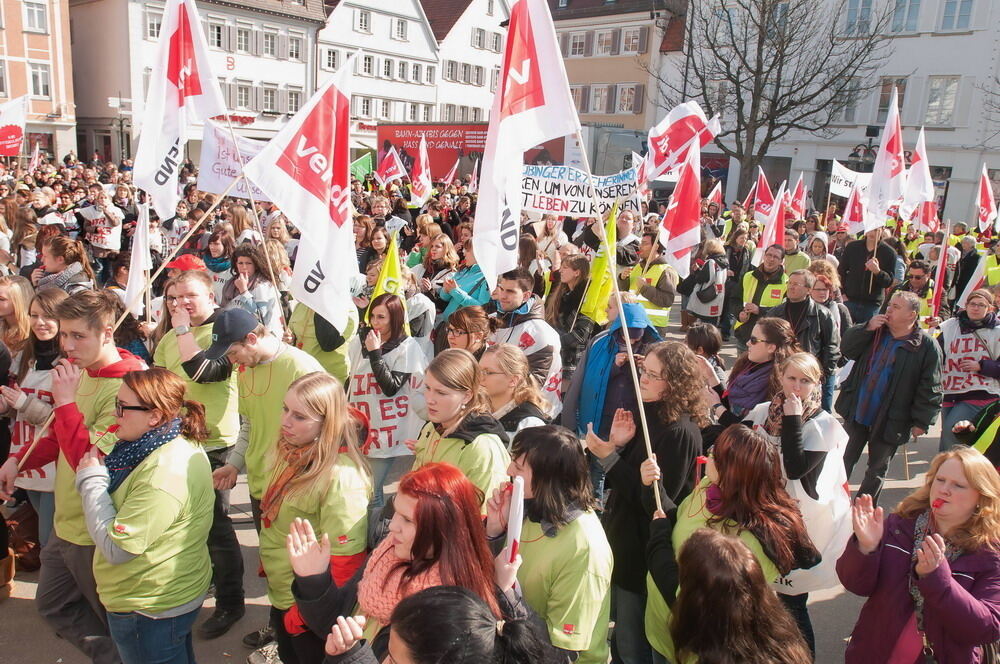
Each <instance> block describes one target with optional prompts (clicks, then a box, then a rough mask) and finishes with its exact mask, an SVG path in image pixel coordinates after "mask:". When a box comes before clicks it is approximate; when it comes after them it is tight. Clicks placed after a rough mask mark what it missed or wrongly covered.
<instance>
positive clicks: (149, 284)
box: [112, 174, 243, 332]
mask: <svg viewBox="0 0 1000 664" xmlns="http://www.w3.org/2000/svg"><path fill="white" fill-rule="evenodd" d="M242 178H243V175H242V174H241V175H240V176H239V177H236V178H233V181H232V182H230V183H229V186H228V187H226V189H225V190H224V191H223V192H222V193H221V194H219V198H218V199H217V200H216V201H215V202H214V203H212V207H210V208H208V209H207V210H205V214H203V215H201V219H199V220H198V222H197V223H195V224H194V225H193V226H191V228H190V230H188V232H187V233H186V234H185V235H184V237H182V238H181V241H180V242H178V243H177V246H176V247H174V248H173V250H172V251H171V252H170V254H169V255H168V256H167V257H166V258H164V259H163V262H162V263H160V267H159V268H157V270H156V272H154V273H153V276H152V277H151V278H150V279H149V281H148V282H147V283H146V287H145V288H144V289H143V290H144V292H143V297H145V296H146V293H145V291H149V290H150V289H151V288H152V287H153V282H154V281H156V280H157V279H158V278H159V276H160V275H161V274H163V271H164V270H166V269H167V263H169V262H170V261H172V260H173V259H174V256H176V255H177V252H179V251H180V250H181V248H182V247H183V246H184V245H185V244H187V242H188V240H190V239H191V237H192V236H193V235H194V234H195V231H197V230H198V229H199V228H201V225H202V224H203V223H205V220H206V219H208V217H209V215H211V214H212V213H213V212H215V208H217V207H219V204H220V203H222V201H223V200H225V198H226V196H228V195H229V192H230V191H232V189H233V187H235V186H236V183H237V182H239V181H240V179H242ZM128 305H129V303H128V302H126V303H125V313H123V314H122V315H121V316H119V317H118V320H117V321H115V326H114V328H113V329H112V332H116V331H117V330H118V328H119V327H121V324H122V323H124V322H125V319H126V318H128V317H129V316H130V315H131V314H132V312H131V311H129V310H128Z"/></svg>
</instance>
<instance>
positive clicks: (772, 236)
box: [750, 166, 785, 265]
mask: <svg viewBox="0 0 1000 664" xmlns="http://www.w3.org/2000/svg"><path fill="white" fill-rule="evenodd" d="M754 189H755V190H756V192H757V196H756V197H755V198H754V200H753V220H754V221H756V222H757V224H758V225H759V226H760V229H761V230H760V243H759V244H758V247H757V248H758V251H755V252H754V255H753V259H751V261H750V262H751V263H752V264H753V265H760V261H761V259H762V258H763V257H764V252H765V251H767V248H768V247H770V246H771V245H772V244H777V243H780V240H779V239H778V234H779V233H783V232H784V230H785V216H784V214H783V213H781V214H776V213H775V211H776V210H779V211H780V210H784V205H783V201H784V198H785V188H784V186H782V187H781V189H780V190H779V193H780V196H778V198H775V197H774V196H773V195H772V194H771V185H769V184H768V183H767V177H766V176H765V175H764V169H763V168H760V167H759V166H758V167H757V184H756V185H754Z"/></svg>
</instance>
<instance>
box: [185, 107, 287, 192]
mask: <svg viewBox="0 0 1000 664" xmlns="http://www.w3.org/2000/svg"><path fill="white" fill-rule="evenodd" d="M236 140H237V141H239V151H237V149H236V147H237V144H235V143H233V135H232V133H231V132H230V131H229V128H228V127H223V126H222V125H219V124H216V123H215V122H212V121H211V120H209V121H207V122H206V123H205V132H204V134H203V135H202V139H201V162H200V163H199V166H198V188H199V189H201V190H202V191H207V192H209V193H210V194H221V193H222V192H224V191H226V189H227V188H228V187H229V185H230V184H231V183H232V181H233V180H235V179H236V178H238V177H239V176H240V175H242V174H243V164H246V163H247V162H249V161H250V160H251V159H253V158H254V157H256V156H257V154H258V153H259V152H260V151H261V150H262V149H263V148H264V146H265V145H267V141H255V140H254V139H252V138H244V137H243V136H237V137H236ZM239 157H243V163H242V164H241V163H240V159H239ZM248 183H249V180H247V179H246V178H243V179H242V180H241V181H240V182H238V183H236V186H235V187H233V190H232V191H231V192H229V195H230V196H234V197H236V198H247V199H249V195H248V192H247V184H248ZM249 194H250V195H253V199H254V200H255V201H270V200H271V199H270V198H268V197H267V195H266V194H265V193H264V192H263V191H261V190H260V188H259V187H257V185H253V186H252V188H251V190H250V192H249Z"/></svg>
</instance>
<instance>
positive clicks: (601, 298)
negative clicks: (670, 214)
mask: <svg viewBox="0 0 1000 664" xmlns="http://www.w3.org/2000/svg"><path fill="white" fill-rule="evenodd" d="M617 221H618V201H615V204H614V205H613V206H612V207H611V213H610V214H609V215H608V223H607V225H606V226H605V231H604V234H605V236H606V237H607V241H606V242H602V243H601V245H600V246H599V247H598V248H597V255H595V256H594V260H593V262H592V263H591V264H590V282H589V283H588V284H587V292H586V293H584V296H583V303H582V304H581V305H580V314H582V315H584V316H586V317H587V318H589V319H590V320H592V321H594V322H595V323H597V324H598V325H604V324H605V323H607V322H608V301H609V300H610V299H611V294H612V293H613V292H614V288H615V286H614V282H613V281H612V279H614V278H615V276H614V275H616V274H617V273H618V265H617V261H616V260H615V245H616V244H617V243H618V226H617ZM609 248H610V252H609V251H608V249H609Z"/></svg>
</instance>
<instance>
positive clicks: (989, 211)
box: [977, 164, 997, 262]
mask: <svg viewBox="0 0 1000 664" xmlns="http://www.w3.org/2000/svg"><path fill="white" fill-rule="evenodd" d="M977 202H978V204H979V230H980V231H985V230H986V229H987V228H989V226H990V224H992V223H995V222H996V221H997V201H996V199H995V198H994V197H993V185H991V184H990V178H989V175H988V174H987V173H986V164H983V173H982V175H980V176H979V200H978V201H977ZM980 262H982V261H980Z"/></svg>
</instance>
